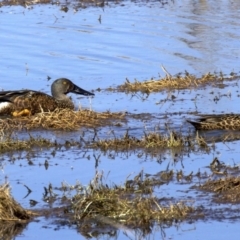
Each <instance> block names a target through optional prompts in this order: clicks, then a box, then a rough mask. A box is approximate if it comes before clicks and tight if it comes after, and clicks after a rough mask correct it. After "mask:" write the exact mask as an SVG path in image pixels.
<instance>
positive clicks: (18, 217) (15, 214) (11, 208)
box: [0, 184, 33, 222]
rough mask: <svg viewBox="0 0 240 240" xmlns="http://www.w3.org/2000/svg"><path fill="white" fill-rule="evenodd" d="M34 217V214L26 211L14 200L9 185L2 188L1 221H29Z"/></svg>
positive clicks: (0, 202)
mask: <svg viewBox="0 0 240 240" xmlns="http://www.w3.org/2000/svg"><path fill="white" fill-rule="evenodd" d="M32 215H33V214H32V212H30V211H27V210H25V209H24V208H23V207H21V206H20V204H18V203H17V202H16V201H15V200H14V199H13V198H12V196H11V195H10V191H9V187H8V185H7V184H4V185H1V186H0V220H1V221H17V222H21V221H27V220H30V218H31V216H32Z"/></svg>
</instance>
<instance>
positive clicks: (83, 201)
mask: <svg viewBox="0 0 240 240" xmlns="http://www.w3.org/2000/svg"><path fill="white" fill-rule="evenodd" d="M140 175H141V174H140ZM140 175H137V176H136V177H135V178H134V180H131V181H129V180H128V181H126V182H125V183H124V185H123V186H118V185H114V186H113V187H110V186H108V185H107V184H104V183H103V182H102V176H100V175H98V174H97V175H96V177H95V179H94V181H92V182H91V183H90V185H89V186H88V187H87V189H85V191H83V192H82V193H79V194H77V195H76V196H75V197H74V199H73V205H72V210H73V212H74V215H75V220H77V221H80V222H82V220H84V222H88V221H86V220H96V221H98V222H99V221H100V222H103V223H105V224H109V225H112V226H114V227H116V228H120V225H121V224H124V225H125V226H127V227H131V228H143V229H145V228H149V226H151V225H152V224H153V223H154V222H155V223H156V222H159V223H162V222H168V223H169V222H172V221H175V220H183V219H186V218H187V216H189V214H191V213H192V212H193V211H194V208H193V207H191V206H187V205H186V204H184V203H183V202H179V203H177V204H172V203H169V204H165V205H162V204H161V203H160V202H161V200H160V199H158V198H157V197H154V196H153V195H152V190H151V191H149V188H150V186H151V185H152V184H151V183H150V181H151V180H150V179H142V178H141V176H140ZM129 183H130V184H129ZM147 192H148V193H147ZM84 222H83V224H84Z"/></svg>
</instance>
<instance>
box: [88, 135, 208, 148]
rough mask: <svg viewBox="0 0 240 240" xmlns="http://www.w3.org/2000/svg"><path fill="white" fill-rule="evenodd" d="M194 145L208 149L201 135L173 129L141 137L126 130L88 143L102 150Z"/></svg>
mask: <svg viewBox="0 0 240 240" xmlns="http://www.w3.org/2000/svg"><path fill="white" fill-rule="evenodd" d="M196 146H199V147H203V148H205V149H208V145H207V143H206V142H205V141H204V139H203V138H202V137H201V136H198V135H196V136H194V137H193V136H184V135H182V134H181V133H176V132H174V131H171V132H170V133H169V134H160V133H157V132H150V133H145V134H144V136H143V137H142V138H137V137H133V136H130V135H129V134H128V131H127V132H126V133H125V135H124V136H123V137H120V138H117V137H115V138H113V139H104V140H96V141H95V142H93V143H92V144H91V145H90V147H92V148H95V149H97V148H99V149H100V150H102V151H108V150H115V151H124V150H131V149H137V148H144V149H150V148H183V149H186V148H187V149H191V150H194V148H195V147H196Z"/></svg>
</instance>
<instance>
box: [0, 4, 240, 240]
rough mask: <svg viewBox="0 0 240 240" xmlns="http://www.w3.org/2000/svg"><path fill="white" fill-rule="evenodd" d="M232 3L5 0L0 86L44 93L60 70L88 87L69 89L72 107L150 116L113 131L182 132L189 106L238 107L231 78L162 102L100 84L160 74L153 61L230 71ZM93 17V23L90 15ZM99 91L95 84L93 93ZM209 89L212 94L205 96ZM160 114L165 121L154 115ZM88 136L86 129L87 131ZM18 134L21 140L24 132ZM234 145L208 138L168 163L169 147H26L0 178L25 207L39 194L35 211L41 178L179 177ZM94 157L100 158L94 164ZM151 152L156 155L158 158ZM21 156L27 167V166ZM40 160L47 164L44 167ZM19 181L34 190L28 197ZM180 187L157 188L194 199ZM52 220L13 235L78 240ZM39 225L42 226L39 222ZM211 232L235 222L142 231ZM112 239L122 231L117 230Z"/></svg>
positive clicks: (239, 35)
mask: <svg viewBox="0 0 240 240" xmlns="http://www.w3.org/2000/svg"><path fill="white" fill-rule="evenodd" d="M239 9H240V3H238V2H230V1H218V4H216V2H215V1H178V2H172V1H169V2H168V3H167V4H164V5H163V4H161V3H159V2H148V3H145V2H137V3H133V2H130V1H124V2H121V3H120V4H114V3H109V5H107V6H105V7H104V9H102V8H99V7H88V8H86V9H81V8H79V9H78V11H74V9H73V8H69V11H68V12H64V11H61V10H60V6H57V5H34V6H32V7H31V6H29V7H28V8H23V7H21V6H5V7H2V8H1V9H0V23H1V24H0V32H1V35H0V39H1V45H0V52H1V53H2V54H1V58H0V72H1V83H0V88H1V89H4V90H8V89H22V88H30V89H35V90H41V91H44V92H47V93H49V92H50V87H49V86H50V85H51V83H52V80H54V79H56V78H59V77H67V78H69V79H72V80H73V81H74V82H75V83H76V84H78V85H80V86H81V87H83V88H85V89H86V90H90V91H91V90H93V91H94V92H95V94H96V95H95V97H94V98H93V99H92V100H91V101H90V100H89V99H88V98H86V97H85V98H84V97H83V98H77V97H76V96H73V98H74V99H75V102H76V105H80V106H81V107H83V108H92V109H93V110H94V111H99V112H101V111H106V110H111V111H112V112H117V111H127V112H129V113H137V114H138V113H150V114H152V116H153V117H155V118H154V119H153V120H151V121H149V120H146V121H141V120H132V119H130V120H129V122H127V123H126V124H124V125H123V127H122V128H117V129H114V131H115V132H117V134H119V135H123V134H124V132H125V130H126V129H129V132H130V133H131V134H133V135H135V136H138V137H140V136H142V134H143V131H144V130H149V131H150V130H152V129H153V128H154V127H155V126H156V125H159V126H160V131H166V130H165V127H164V124H165V122H166V121H167V122H169V124H170V126H171V127H172V128H173V129H176V130H179V129H181V130H183V131H185V132H187V131H188V130H189V129H190V130H192V127H191V126H190V125H189V124H188V123H186V121H185V118H192V117H193V116H191V115H190V114H189V112H200V113H209V114H210V113H213V112H216V113H222V112H238V111H239V107H238V104H237V103H238V98H239V96H238V95H239V87H238V81H232V82H226V86H225V87H224V88H220V87H215V88H214V87H207V86H206V87H204V88H202V89H198V90H181V91H173V92H171V93H170V94H172V95H174V96H175V97H176V98H175V100H173V101H170V100H168V101H166V102H165V103H162V101H163V100H166V99H167V98H168V94H169V93H167V92H159V93H153V94H150V96H148V97H147V96H143V95H141V94H136V95H134V96H132V95H130V94H128V95H126V94H125V93H119V92H109V91H105V90H104V89H106V88H108V87H110V86H112V87H115V86H117V85H119V84H122V83H123V82H124V81H125V79H126V78H128V79H129V80H130V81H133V80H134V79H135V78H136V79H138V80H145V79H149V78H151V77H155V78H157V77H158V75H159V74H160V75H161V76H164V72H163V71H162V69H161V65H163V66H164V67H165V68H166V69H167V70H168V71H169V72H170V73H171V74H176V73H179V72H183V71H184V70H187V71H188V72H190V73H193V74H196V75H202V74H205V73H207V72H209V71H210V72H214V71H217V72H218V71H223V72H224V73H230V72H231V71H233V70H234V71H238V67H239V63H238V60H239V53H240V50H239V49H240V41H239V40H240V32H239V31H238V30H239V26H240V21H239V18H240V14H239V11H240V10H239ZM100 15H101V23H100V22H99V21H98V19H99V16H100ZM48 76H49V77H51V80H50V81H48V80H47V77H48ZM98 88H100V89H103V91H97V90H96V89H98ZM216 96H217V97H218V98H219V100H218V101H214V99H215V97H216ZM166 114H167V119H165V118H164V117H163V116H165V115H166ZM111 130H112V128H111V127H106V128H102V129H101V134H102V135H103V136H105V137H110V136H111V133H110V132H111ZM83 131H87V130H85V129H80V130H79V131H77V132H68V133H66V132H62V131H54V132H44V133H39V132H34V133H33V134H35V135H39V134H41V135H44V136H46V137H48V138H50V139H52V140H55V139H58V140H59V139H79V136H80V135H81V134H82V133H83ZM88 134H89V136H92V135H93V134H94V133H93V131H91V129H90V130H89V132H88ZM18 135H19V136H20V137H23V135H24V134H22V133H19V134H18ZM239 144H240V143H239V141H234V142H229V143H225V144H223V143H221V142H220V143H216V149H215V151H213V150H212V151H211V152H210V153H209V154H206V153H202V152H199V153H190V154H189V155H183V156H179V157H178V158H177V161H174V158H175V152H174V151H170V150H169V151H165V152H162V153H159V156H158V157H151V156H149V155H147V156H146V155H143V156H142V157H139V156H138V155H137V153H118V154H116V155H114V157H112V155H110V154H104V153H102V152H100V151H93V150H90V149H87V150H86V149H84V148H83V149H77V148H75V147H72V148H70V149H67V150H66V149H60V150H56V152H55V154H52V152H53V149H50V150H41V151H39V150H33V151H32V152H31V153H29V152H20V153H14V154H13V155H9V154H6V155H2V156H1V157H0V161H1V166H2V172H1V176H2V181H4V178H7V180H8V181H9V182H10V185H11V187H12V194H13V196H14V197H15V199H16V200H17V201H18V202H20V203H21V204H22V205H23V206H24V207H30V205H29V200H30V199H34V200H36V201H38V204H37V205H36V206H35V208H41V207H48V206H49V204H47V203H45V202H44V201H43V200H42V197H43V193H44V187H47V186H48V184H49V183H51V184H52V185H53V188H56V187H60V186H61V183H62V182H66V183H68V184H75V183H76V181H80V182H81V183H82V184H88V183H89V181H90V180H91V179H92V178H93V177H94V175H95V172H96V170H98V171H104V172H105V173H108V172H110V174H109V176H108V180H107V181H109V182H114V183H123V182H124V181H125V179H126V177H127V176H128V175H129V174H132V175H133V176H134V175H136V174H137V173H139V172H140V171H141V170H144V173H148V174H156V173H158V172H160V171H164V170H166V169H167V168H170V169H173V170H181V169H182V170H183V171H184V173H185V174H186V175H187V174H189V173H190V172H191V171H193V172H194V173H196V172H197V171H198V169H201V170H202V171H206V172H207V174H209V169H208V168H207V166H209V164H210V163H211V161H212V160H213V158H214V157H215V156H217V157H219V159H220V160H221V161H223V162H225V163H226V164H230V165H232V164H233V163H235V164H239V158H238V156H239V152H238V149H239ZM94 156H95V157H96V156H100V158H99V159H100V161H99V163H98V166H97V167H96V166H95V164H96V161H95V157H94ZM158 158H160V159H162V161H157V160H159V159H158ZM164 158H165V159H164ZM28 159H31V161H32V162H33V164H29V160H28ZM46 159H47V160H48V162H49V167H48V169H46V168H45V167H44V162H45V160H46ZM24 184H25V185H27V186H28V187H29V188H30V189H31V190H32V191H33V192H32V193H31V194H30V195H28V196H27V197H25V196H26V194H27V189H26V188H25V187H24ZM188 188H189V185H187V186H186V185H184V184H178V183H176V184H169V185H163V186H161V188H160V189H158V190H157V191H156V194H157V195H161V196H168V197H171V196H173V197H176V198H177V199H185V198H187V197H189V198H190V199H194V198H195V194H196V193H194V191H190V193H189V194H186V190H187V189H188ZM54 191H56V193H57V190H54ZM59 194H61V193H59ZM196 204H199V203H196ZM237 217H238V218H239V216H237ZM51 223H52V221H51V220H50V221H49V220H48V219H40V221H39V222H33V223H30V224H29V225H28V227H27V229H26V230H25V231H24V232H23V233H22V235H20V236H18V237H16V239H33V238H34V239H40V238H39V237H38V236H40V237H41V239H42V237H43V236H45V237H46V238H47V237H48V238H66V237H71V239H79V238H80V239H84V237H83V236H81V235H80V234H77V233H76V230H75V229H69V228H67V227H62V228H60V230H59V231H55V230H54V228H55V225H54V224H51ZM45 225H48V226H49V227H48V228H45V227H44V226H45ZM203 229H204V231H203ZM214 229H217V232H218V237H217V239H226V236H225V233H226V232H228V236H229V234H231V237H232V238H234V237H235V235H234V233H235V234H236V236H237V229H238V226H237V224H236V222H234V223H232V222H228V221H224V222H222V223H220V222H218V221H216V220H211V222H203V221H200V220H199V221H197V222H196V223H194V224H188V223H183V225H180V228H178V227H177V226H176V227H170V228H166V229H164V232H165V234H166V235H165V237H163V236H162V234H161V232H160V231H159V230H158V231H156V233H155V234H153V235H152V236H151V237H152V238H153V239H159V238H165V239H166V238H168V239H169V238H172V239H181V238H183V239H193V238H194V239H197V238H205V239H213V238H214V234H215V232H216V231H214ZM230 229H231V231H228V230H230ZM206 232H208V235H207V236H206V235H205V233H206ZM210 232H211V233H212V234H213V235H212V236H211V234H210ZM131 234H133V233H131ZM131 234H130V235H131ZM65 236H66V237H65ZM131 236H132V235H131ZM133 236H134V234H133ZM102 238H104V237H102ZM102 238H101V239H102ZM117 239H129V238H128V237H127V236H126V235H124V233H122V232H121V231H119V235H118V237H117Z"/></svg>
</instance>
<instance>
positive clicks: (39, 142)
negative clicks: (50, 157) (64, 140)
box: [0, 136, 55, 153]
mask: <svg viewBox="0 0 240 240" xmlns="http://www.w3.org/2000/svg"><path fill="white" fill-rule="evenodd" d="M52 146H55V143H54V142H51V141H50V140H48V139H45V138H41V137H37V138H34V137H32V136H30V137H29V138H28V139H26V140H19V139H14V138H11V137H7V138H6V139H3V140H1V141H0V153H6V152H11V151H20V150H31V149H32V148H34V147H52Z"/></svg>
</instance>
